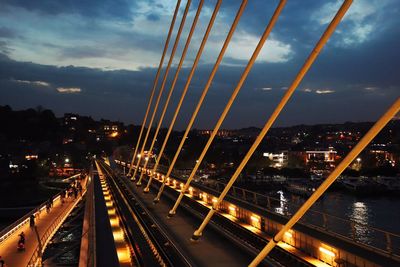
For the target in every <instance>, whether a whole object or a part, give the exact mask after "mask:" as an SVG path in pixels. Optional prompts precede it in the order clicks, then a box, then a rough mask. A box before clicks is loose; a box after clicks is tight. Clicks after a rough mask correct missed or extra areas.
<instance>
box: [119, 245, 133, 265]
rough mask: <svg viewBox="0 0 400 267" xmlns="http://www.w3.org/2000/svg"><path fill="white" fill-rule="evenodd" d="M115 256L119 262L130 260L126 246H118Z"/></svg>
mask: <svg viewBox="0 0 400 267" xmlns="http://www.w3.org/2000/svg"><path fill="white" fill-rule="evenodd" d="M117 256H118V261H119V262H130V260H131V256H130V253H129V250H128V248H118V249H117Z"/></svg>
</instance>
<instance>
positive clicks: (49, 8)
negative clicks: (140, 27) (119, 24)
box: [0, 0, 134, 20]
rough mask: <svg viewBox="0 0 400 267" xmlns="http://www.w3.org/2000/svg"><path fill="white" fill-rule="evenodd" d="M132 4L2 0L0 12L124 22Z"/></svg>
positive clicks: (93, 0)
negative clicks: (10, 10) (15, 10)
mask: <svg viewBox="0 0 400 267" xmlns="http://www.w3.org/2000/svg"><path fill="white" fill-rule="evenodd" d="M133 3H134V2H132V1H129V0H101V1H100V0H85V1H80V0H64V1H53V0H32V1H25V0H2V3H1V4H0V10H1V9H4V10H5V9H7V8H10V7H18V8H23V9H26V10H29V11H33V12H40V13H42V14H45V15H59V14H79V15H82V16H85V17H92V18H94V17H98V16H100V17H101V16H105V17H112V18H113V19H116V20H121V19H124V20H125V19H130V18H131V16H132V11H131V10H132V8H133V7H132V5H133ZM1 7H3V8H1Z"/></svg>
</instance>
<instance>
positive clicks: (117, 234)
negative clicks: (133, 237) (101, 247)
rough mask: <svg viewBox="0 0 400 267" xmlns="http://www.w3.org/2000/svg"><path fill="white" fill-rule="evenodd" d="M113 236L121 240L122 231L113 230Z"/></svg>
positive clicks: (122, 238) (122, 236) (116, 239)
mask: <svg viewBox="0 0 400 267" xmlns="http://www.w3.org/2000/svg"><path fill="white" fill-rule="evenodd" d="M113 237H114V240H115V241H123V240H124V232H122V230H119V229H118V230H114V231H113Z"/></svg>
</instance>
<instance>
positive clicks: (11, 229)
mask: <svg viewBox="0 0 400 267" xmlns="http://www.w3.org/2000/svg"><path fill="white" fill-rule="evenodd" d="M78 175H80V173H79V174H76V175H73V176H71V177H69V178H67V179H70V178H72V177H77V176H78ZM59 198H60V193H57V194H56V195H54V196H53V200H54V201H57V200H58V199H59ZM45 208H46V202H43V203H41V204H40V205H38V206H37V207H36V208H35V209H33V210H31V211H30V212H28V213H27V214H25V215H24V216H22V217H21V218H19V219H18V220H16V221H15V222H14V223H12V224H10V225H9V226H7V227H6V228H4V229H3V230H1V231H0V244H1V243H2V242H3V241H4V240H6V239H7V238H8V237H10V236H11V235H12V234H13V233H15V232H16V231H18V230H19V229H21V227H22V226H24V225H25V224H27V223H28V222H29V219H30V217H31V215H34V216H35V217H37V216H36V215H39V214H40V213H41V212H42V211H43V210H44V209H45Z"/></svg>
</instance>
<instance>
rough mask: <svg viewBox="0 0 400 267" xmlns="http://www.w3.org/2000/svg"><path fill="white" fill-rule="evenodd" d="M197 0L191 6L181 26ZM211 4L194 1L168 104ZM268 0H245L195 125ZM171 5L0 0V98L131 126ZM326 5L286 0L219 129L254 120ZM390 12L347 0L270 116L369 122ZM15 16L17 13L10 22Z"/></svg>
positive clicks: (205, 62)
mask: <svg viewBox="0 0 400 267" xmlns="http://www.w3.org/2000/svg"><path fill="white" fill-rule="evenodd" d="M197 4H198V2H197V1H193V3H192V5H191V11H190V12H189V19H188V21H187V23H186V26H185V30H184V34H183V36H186V35H187V32H188V28H189V25H190V23H191V21H192V19H193V16H194V11H195V7H196V6H197ZM214 4H215V1H211V2H208V1H207V2H206V4H205V7H204V10H203V15H202V16H201V17H200V21H199V27H198V30H197V31H196V32H195V36H194V40H193V42H192V44H191V46H190V49H189V55H188V58H187V60H186V61H185V64H184V67H185V68H184V70H183V73H182V74H181V75H180V78H179V80H178V86H177V92H175V93H174V95H173V100H172V103H171V106H172V107H173V106H175V105H176V101H177V99H178V97H179V96H178V95H179V92H180V91H181V90H182V89H183V84H184V82H185V80H186V79H185V78H186V76H187V74H188V70H189V67H190V65H191V63H192V61H193V58H194V54H195V51H196V49H197V48H198V45H199V42H200V39H201V36H202V34H203V32H204V29H205V26H206V24H207V21H208V19H209V17H210V15H211V14H210V13H211V10H212V8H213V5H214ZM275 4H276V3H264V2H261V1H255V2H254V3H249V5H248V7H247V8H246V10H245V13H244V15H243V18H242V20H241V22H240V24H239V28H238V31H237V33H236V34H235V35H234V38H233V41H232V44H231V45H230V48H229V49H228V51H227V55H226V57H225V59H224V61H223V64H222V66H221V68H220V70H219V71H218V73H217V76H216V79H215V81H214V83H213V85H212V87H211V89H210V93H209V96H208V97H207V98H206V107H205V108H204V109H202V110H201V112H200V113H201V114H200V115H199V118H198V120H197V122H196V123H195V125H194V127H195V128H203V129H204V128H212V126H213V125H214V123H215V122H214V121H213V120H209V117H216V116H219V114H220V112H221V111H222V108H223V105H224V104H225V103H226V101H227V100H228V98H229V95H230V93H231V92H232V90H233V88H234V86H235V84H236V82H237V80H238V78H239V76H240V74H241V72H242V70H243V68H244V64H245V63H246V62H247V59H248V58H249V56H250V54H251V51H252V50H253V49H254V47H255V44H256V43H257V40H258V38H259V36H260V34H261V31H262V28H263V27H264V26H265V24H266V23H267V20H268V18H269V16H270V15H271V13H272V11H273V7H274V5H275ZM174 5H175V2H174V1H165V2H163V4H159V3H158V4H155V3H150V4H149V3H148V2H147V1H136V2H130V1H120V2H119V3H118V5H114V6H111V5H110V3H108V2H107V1H103V2H98V1H95V2H92V3H91V2H89V3H85V4H82V3H79V2H75V1H70V2H68V3H60V4H58V3H53V2H52V1H50V2H47V1H42V2H41V3H23V2H14V1H4V2H3V3H2V8H1V10H2V11H0V12H1V13H2V16H1V18H0V51H1V56H0V70H1V71H0V73H1V74H0V86H1V88H2V90H1V91H0V94H1V97H0V99H1V103H0V104H1V105H5V104H9V105H11V106H12V107H13V109H24V108H28V107H34V106H37V105H42V106H44V107H45V108H49V109H52V110H54V111H55V113H56V114H57V115H58V116H60V115H61V114H63V113H67V112H76V113H79V114H82V115H90V116H93V117H94V118H96V119H98V118H100V117H105V118H107V119H111V120H121V121H123V122H125V123H133V124H135V125H138V124H141V120H142V117H143V115H144V111H145V108H146V105H147V101H148V96H149V94H150V90H151V85H152V82H153V79H154V77H155V73H156V68H155V66H156V65H157V63H158V60H159V57H160V50H161V46H162V44H163V42H164V41H165V38H166V34H165V33H166V31H167V27H168V25H169V22H170V20H171V14H172V11H173V8H174ZM260 5H261V8H260ZM338 5H339V2H337V1H328V2H326V3H323V4H320V3H314V2H311V1H310V2H308V3H307V4H304V5H301V3H300V2H298V1H293V2H289V3H288V4H287V7H286V8H285V9H284V11H283V13H282V17H281V18H279V20H278V22H277V25H276V28H275V29H274V30H273V32H272V36H271V39H270V40H268V41H267V42H266V45H265V47H264V49H263V51H262V53H261V55H260V57H259V59H258V61H257V64H256V65H255V66H254V69H253V70H252V71H251V73H250V76H249V77H248V79H247V81H246V82H245V84H244V87H243V90H242V92H241V93H240V94H239V97H238V99H237V101H236V103H235V105H234V106H233V108H232V111H231V112H230V114H229V115H228V117H227V119H226V122H225V123H224V124H223V127H224V128H227V129H232V128H243V127H248V126H256V127H260V126H261V125H262V124H263V123H264V122H265V120H266V118H267V117H268V116H269V114H270V112H271V111H272V109H273V108H274V107H275V105H276V103H277V102H278V99H279V98H280V96H282V94H283V93H284V91H285V89H286V88H287V86H289V84H290V82H291V80H292V79H293V77H294V76H295V74H296V72H297V71H298V69H299V68H300V66H301V62H302V61H303V60H304V58H305V57H306V55H307V54H308V53H309V51H310V49H311V45H312V44H313V43H314V42H315V41H316V39H317V37H318V36H319V35H320V33H321V32H322V30H323V28H324V27H325V26H326V23H327V22H328V21H329V19H330V18H331V16H333V14H334V11H335V10H336V9H337V7H338ZM238 6H239V2H238V3H223V4H222V6H221V11H220V13H219V15H218V17H217V21H216V26H215V29H213V31H212V33H211V36H210V41H211V42H210V43H211V45H210V44H208V45H206V50H205V52H204V55H203V56H202V58H201V64H200V66H199V68H198V70H197V71H196V73H195V77H194V80H193V82H192V85H191V86H190V88H189V93H188V97H187V100H186V101H185V103H184V106H183V110H182V112H181V113H180V116H179V118H178V121H177V127H176V129H179V130H181V129H182V128H183V125H185V123H186V122H187V120H188V117H189V115H190V113H191V112H192V110H193V108H194V105H195V103H196V101H197V100H196V99H197V97H198V95H199V93H200V91H201V90H202V88H203V86H204V83H205V80H206V79H207V77H208V75H209V72H210V70H211V66H212V64H213V60H214V58H215V55H216V53H218V51H219V47H220V45H221V44H222V41H223V39H224V38H225V35H226V32H227V30H228V28H229V27H228V25H229V24H230V23H231V21H232V20H233V15H234V13H235V12H236V10H237V8H238ZM256 6H257V7H258V8H256ZM181 9H182V8H181ZM264 11H265V12H264ZM398 13H399V9H398V7H397V6H396V3H395V1H389V0H388V1H379V5H378V1H356V2H355V3H354V5H353V6H352V7H351V8H350V10H349V13H348V15H346V17H345V18H344V20H343V24H342V25H340V26H339V27H338V31H337V33H335V34H334V35H333V36H332V40H331V41H330V42H329V43H328V45H327V47H326V48H325V49H324V50H323V51H322V53H321V56H320V57H319V58H318V60H317V61H316V63H315V64H316V66H315V67H314V68H312V69H311V71H310V73H309V75H307V76H306V78H305V80H304V82H303V83H302V84H301V85H300V86H299V88H298V90H297V92H296V93H295V95H294V96H293V98H294V99H293V100H292V101H291V102H290V103H289V104H288V107H287V109H285V110H284V112H283V113H282V116H281V117H280V118H279V119H278V121H277V123H276V125H275V126H290V125H298V124H318V123H328V122H329V123H340V122H344V121H374V120H376V119H377V117H378V116H379V114H381V113H382V111H383V110H385V109H386V108H387V107H388V106H389V105H390V103H391V102H392V100H393V99H394V98H396V97H397V96H398V92H399V86H400V81H399V77H398V76H397V74H396V70H397V69H399V62H400V61H399V60H398V59H399V58H398V57H399V55H398V53H397V51H396V48H397V47H398V44H399V38H398V37H399V35H400V33H399V30H398V29H397V28H396V27H395V26H396V24H397V22H398V17H399V16H398ZM181 15H182V10H181V12H180V16H181ZM180 16H178V19H180ZM15 17H18V18H19V20H18V21H16V22H15V19H13V18H15ZM11 21H13V23H11ZM176 28H177V27H175V31H174V32H176ZM173 36H174V35H173ZM180 43H181V45H180V48H178V52H177V55H176V56H175V60H174V63H175V65H176V63H177V61H178V59H179V57H180V53H181V50H182V43H183V42H182V41H181V42H180ZM168 55H169V54H168ZM165 65H166V64H164V66H165ZM173 73H174V70H173V71H171V72H170V75H169V82H168V83H167V88H169V85H170V82H171V81H170V80H171V79H172V76H173ZM21 96H27V97H21ZM172 109H173V108H169V116H168V113H167V119H166V120H165V121H164V127H166V126H167V124H168V123H169V120H170V116H171V111H172ZM140 111H141V112H142V113H141V112H140ZM254 114H257V116H254Z"/></svg>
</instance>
